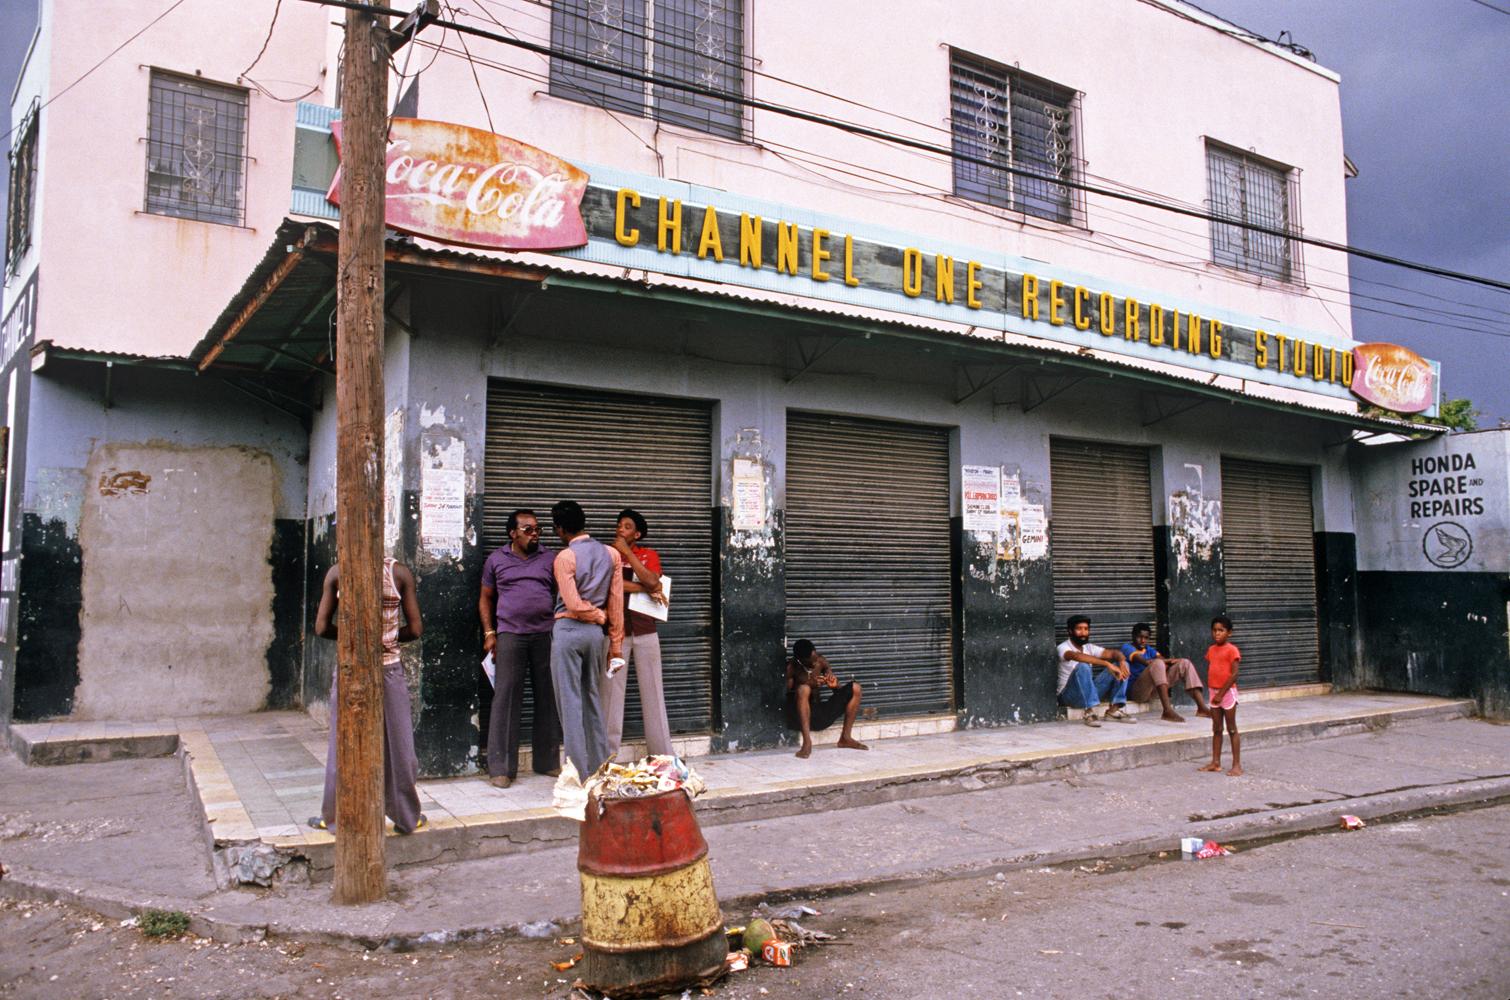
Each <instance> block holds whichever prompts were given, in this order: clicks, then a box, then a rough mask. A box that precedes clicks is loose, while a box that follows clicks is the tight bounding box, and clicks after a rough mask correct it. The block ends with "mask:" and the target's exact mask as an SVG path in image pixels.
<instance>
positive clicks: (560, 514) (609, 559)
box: [551, 500, 624, 783]
mask: <svg viewBox="0 0 1510 1000" xmlns="http://www.w3.org/2000/svg"><path fill="white" fill-rule="evenodd" d="M551 522H552V524H553V525H554V526H555V529H556V537H557V538H560V539H561V541H562V542H563V543H565V548H563V549H562V550H561V551H560V552H558V553H557V554H556V561H555V565H554V571H555V574H556V619H555V625H554V627H553V628H552V630H551V681H552V683H553V684H554V686H555V689H556V714H557V715H558V716H559V717H560V720H561V735H562V740H563V742H564V743H565V744H566V757H567V759H568V760H570V761H571V762H572V766H573V767H574V768H576V769H577V777H578V778H579V779H580V780H581V781H582V782H584V783H586V781H587V779H588V778H589V777H591V776H592V774H593V772H595V771H596V770H597V769H598V768H599V767H601V766H602V765H603V762H604V761H606V760H608V758H609V756H610V755H611V753H612V751H611V750H610V749H609V746H608V726H607V717H606V715H605V712H604V705H603V690H604V685H605V684H606V683H607V679H606V677H605V673H606V671H607V667H608V660H609V659H611V658H618V657H622V656H623V653H624V577H623V572H624V564H623V561H622V560H621V559H620V557H619V554H618V553H617V552H615V551H614V550H613V549H611V548H609V547H608V546H606V545H604V544H603V543H602V542H599V541H598V540H597V539H595V538H593V537H592V536H591V535H589V534H588V533H587V532H586V530H585V529H586V527H587V515H586V514H585V513H583V511H582V507H581V505H580V504H578V503H576V502H575V501H573V500H562V501H561V502H560V503H558V504H556V505H555V506H553V507H552V508H551ZM605 630H606V634H605Z"/></svg>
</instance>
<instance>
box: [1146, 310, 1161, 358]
mask: <svg viewBox="0 0 1510 1000" xmlns="http://www.w3.org/2000/svg"><path fill="white" fill-rule="evenodd" d="M1148 342H1149V343H1150V344H1152V345H1153V346H1154V347H1163V346H1164V307H1163V306H1161V305H1159V304H1158V303H1157V302H1150V303H1148Z"/></svg>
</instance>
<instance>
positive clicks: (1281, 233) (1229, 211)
mask: <svg viewBox="0 0 1510 1000" xmlns="http://www.w3.org/2000/svg"><path fill="white" fill-rule="evenodd" d="M1206 181H1207V189H1208V193H1209V200H1208V206H1207V207H1208V208H1209V209H1210V211H1211V214H1212V216H1214V218H1213V220H1212V222H1211V259H1212V260H1213V261H1215V262H1216V263H1218V264H1221V265H1222V266H1224V267H1230V268H1234V269H1236V270H1239V271H1246V272H1248V273H1250V274H1257V275H1260V276H1262V277H1265V278H1277V279H1279V280H1280V281H1300V280H1301V277H1302V273H1301V267H1300V264H1301V261H1300V244H1299V242H1298V241H1296V240H1295V239H1293V238H1291V237H1293V236H1298V235H1299V234H1300V220H1299V212H1298V208H1299V204H1300V199H1299V197H1298V191H1297V186H1298V184H1299V174H1298V171H1295V170H1291V169H1289V168H1286V167H1280V166H1276V165H1274V164H1270V163H1266V162H1264V161H1262V160H1259V159H1257V158H1255V157H1252V156H1249V155H1247V154H1246V153H1241V152H1238V151H1237V150H1233V149H1227V148H1225V147H1221V146H1216V145H1211V144H1208V145H1207V147H1206ZM1219 219H1231V220H1232V221H1234V222H1243V223H1248V224H1249V225H1254V226H1262V227H1264V229H1265V230H1271V231H1270V232H1264V231H1260V230H1257V229H1250V228H1247V226H1234V225H1228V224H1225V223H1223V222H1220V221H1217V220H1219Z"/></svg>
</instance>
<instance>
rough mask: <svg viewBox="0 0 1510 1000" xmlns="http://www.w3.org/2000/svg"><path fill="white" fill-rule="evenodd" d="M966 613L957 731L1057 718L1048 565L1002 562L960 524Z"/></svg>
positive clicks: (1039, 561) (956, 525) (990, 547)
mask: <svg viewBox="0 0 1510 1000" xmlns="http://www.w3.org/2000/svg"><path fill="white" fill-rule="evenodd" d="M954 530H955V534H956V536H958V537H959V538H960V542H959V546H960V553H961V554H960V562H961V565H962V566H963V568H964V573H963V577H962V579H961V581H960V603H961V605H962V608H963V614H962V616H961V617H962V619H963V632H962V635H961V642H962V643H963V646H964V649H963V657H962V663H961V665H960V673H961V675H962V681H963V683H962V689H961V690H959V691H956V692H955V698H956V702H957V703H958V704H959V705H960V709H959V711H958V713H957V717H958V720H959V725H961V726H964V727H980V726H1004V725H1013V724H1017V723H1024V722H1039V721H1042V720H1044V719H1052V718H1054V717H1055V716H1056V715H1057V714H1058V711H1059V707H1058V701H1057V700H1056V698H1055V696H1054V681H1055V667H1054V580H1053V575H1052V573H1051V572H1050V569H1049V560H1047V559H1032V560H998V559H997V558H996V546H995V544H994V543H991V544H986V545H980V544H977V543H976V541H975V539H974V537H973V535H971V534H966V533H964V532H963V529H962V525H961V521H960V519H959V518H955V519H954Z"/></svg>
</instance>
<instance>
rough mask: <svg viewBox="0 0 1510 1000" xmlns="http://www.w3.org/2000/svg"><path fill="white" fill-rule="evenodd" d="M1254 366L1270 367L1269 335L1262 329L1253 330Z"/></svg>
mask: <svg viewBox="0 0 1510 1000" xmlns="http://www.w3.org/2000/svg"><path fill="white" fill-rule="evenodd" d="M1253 367H1254V368H1267V367H1269V335H1268V334H1267V333H1265V332H1264V331H1262V330H1254V331H1253Z"/></svg>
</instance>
